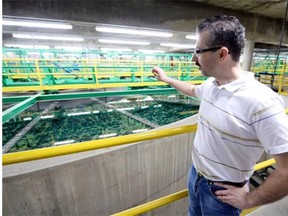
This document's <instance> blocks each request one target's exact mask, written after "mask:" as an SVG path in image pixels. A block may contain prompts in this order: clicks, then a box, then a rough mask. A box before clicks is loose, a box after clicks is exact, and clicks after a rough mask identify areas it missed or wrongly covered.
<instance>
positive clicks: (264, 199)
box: [152, 15, 288, 216]
mask: <svg viewBox="0 0 288 216" xmlns="http://www.w3.org/2000/svg"><path fill="white" fill-rule="evenodd" d="M197 35H198V39H197V42H196V49H195V53H194V56H193V61H195V64H196V65H197V66H198V67H199V69H200V70H201V72H202V74H203V75H204V76H207V77H209V78H208V79H207V80H206V81H205V82H203V83H202V84H201V85H199V86H195V85H192V84H190V83H186V82H183V81H179V80H175V79H172V78H170V77H168V76H166V74H165V72H164V71H163V70H162V69H161V68H159V67H154V69H153V71H152V72H153V73H154V76H156V78H157V79H158V80H159V81H163V82H166V83H168V84H169V85H171V86H173V87H174V88H176V89H177V90H178V91H180V92H182V93H184V94H186V95H190V96H193V97H198V98H199V99H200V100H201V104H200V109H199V120H198V129H197V133H196V136H195V140H194V146H193V150H192V161H193V166H192V168H191V170H190V173H189V179H188V189H189V213H188V215H192V216H198V215H213V216H214V215H221V216H224V215H239V214H240V212H241V209H246V208H251V207H255V206H259V205H264V204H267V203H271V202H274V201H276V200H278V199H280V198H282V197H284V196H286V195H287V194H288V118H287V116H286V114H285V112H284V105H283V101H282V99H281V98H280V97H279V96H278V95H277V94H276V93H274V92H273V91H272V90H271V89H270V88H268V87H266V86H265V85H263V84H261V83H259V82H258V81H256V80H255V79H254V78H253V75H251V74H252V73H249V72H245V71H242V70H241V66H240V61H239V59H240V55H241V50H242V48H243V47H244V38H245V28H244V27H243V26H242V25H241V24H240V22H239V20H238V19H237V18H236V17H233V16H225V15H224V16H215V17H211V18H208V19H206V20H204V21H203V22H202V23H200V24H199V25H198V26H197ZM264 150H265V151H266V152H267V153H269V154H271V155H272V156H273V158H274V159H275V160H276V163H277V168H276V169H275V171H273V173H272V174H271V175H270V176H269V177H268V178H267V179H266V181H265V182H264V183H263V184H262V185H261V186H259V187H258V188H256V189H255V190H253V191H251V192H249V184H248V180H249V178H250V177H251V175H252V174H253V170H254V166H255V164H256V163H257V161H258V160H259V158H260V156H261V155H262V153H263V152H264Z"/></svg>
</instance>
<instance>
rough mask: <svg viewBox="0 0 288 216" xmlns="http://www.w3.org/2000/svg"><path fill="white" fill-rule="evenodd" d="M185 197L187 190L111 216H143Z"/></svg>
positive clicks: (260, 164)
mask: <svg viewBox="0 0 288 216" xmlns="http://www.w3.org/2000/svg"><path fill="white" fill-rule="evenodd" d="M274 163H275V160H274V159H270V160H266V161H263V162H261V163H258V164H256V166H255V167H254V170H255V171H257V170H260V169H263V168H264V167H268V166H270V165H272V164H274ZM186 196H188V190H187V189H185V190H182V191H178V192H176V193H173V194H170V195H168V196H165V197H161V198H159V199H156V200H153V201H151V202H148V203H145V204H143V205H139V206H136V207H133V208H130V209H127V210H125V211H122V212H118V213H116V214H113V215H112V216H131V215H139V214H143V213H145V212H148V211H151V210H153V209H156V208H159V207H161V206H163V205H167V204H169V203H172V202H175V201H177V200H179V199H182V198H184V197H186ZM248 211H249V209H247V210H244V211H243V213H242V214H241V215H246V212H248Z"/></svg>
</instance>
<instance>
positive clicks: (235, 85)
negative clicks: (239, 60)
mask: <svg viewBox="0 0 288 216" xmlns="http://www.w3.org/2000/svg"><path fill="white" fill-rule="evenodd" d="M251 79H254V73H252V72H248V71H244V76H242V77H241V78H239V79H237V80H234V81H232V82H230V83H227V84H225V85H221V86H219V85H218V83H217V81H216V79H215V78H214V80H213V83H214V85H215V86H216V87H217V88H218V89H223V88H225V89H226V90H227V91H229V92H234V91H236V90H237V89H239V88H241V87H242V86H243V85H245V84H246V83H247V81H248V80H251Z"/></svg>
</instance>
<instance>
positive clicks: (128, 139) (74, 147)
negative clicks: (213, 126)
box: [2, 124, 197, 165]
mask: <svg viewBox="0 0 288 216" xmlns="http://www.w3.org/2000/svg"><path fill="white" fill-rule="evenodd" d="M196 128H197V125H196V124H194V125H186V126H180V127H174V128H167V129H160V130H153V131H147V132H143V133H139V134H130V135H125V136H118V137H112V138H107V139H100V140H91V141H87V142H81V143H74V144H69V145H63V146H54V147H49V148H42V149H35V150H30V151H23V152H15V153H8V154H4V155H3V156H2V161H3V165H8V164H13V163H20V162H26V161H31V160H37V159H44V158H49V157H55V156H62V155H67V154H73V153H79V152H83V151H90V150H95V149H100V148H107V147H112V146H118V145H123V144H129V143H135V142H140V141H144V140H151V139H157V138H162V137H167V136H172V135H177V134H183V133H188V132H195V131H196Z"/></svg>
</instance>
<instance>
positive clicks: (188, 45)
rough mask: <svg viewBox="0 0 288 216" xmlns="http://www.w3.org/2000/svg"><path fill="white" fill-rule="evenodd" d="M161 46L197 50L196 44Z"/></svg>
mask: <svg viewBox="0 0 288 216" xmlns="http://www.w3.org/2000/svg"><path fill="white" fill-rule="evenodd" d="M160 46H167V47H176V48H187V49H188V48H195V44H176V43H160Z"/></svg>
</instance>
